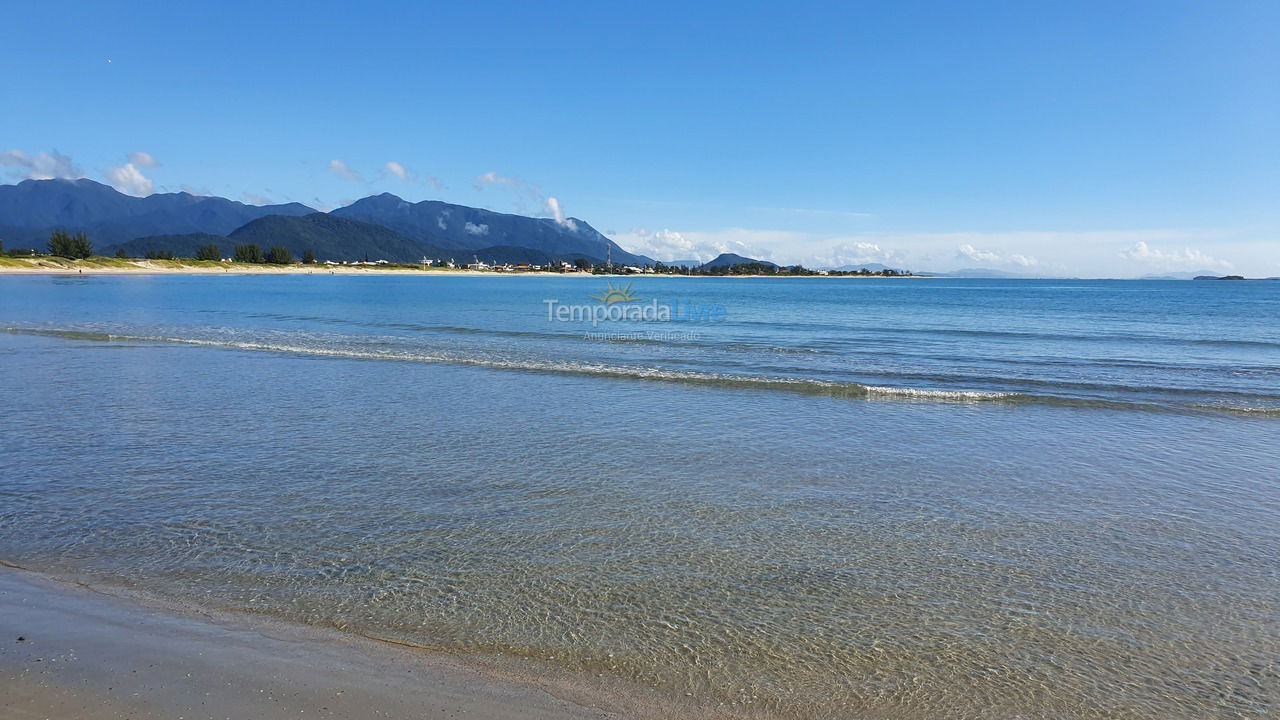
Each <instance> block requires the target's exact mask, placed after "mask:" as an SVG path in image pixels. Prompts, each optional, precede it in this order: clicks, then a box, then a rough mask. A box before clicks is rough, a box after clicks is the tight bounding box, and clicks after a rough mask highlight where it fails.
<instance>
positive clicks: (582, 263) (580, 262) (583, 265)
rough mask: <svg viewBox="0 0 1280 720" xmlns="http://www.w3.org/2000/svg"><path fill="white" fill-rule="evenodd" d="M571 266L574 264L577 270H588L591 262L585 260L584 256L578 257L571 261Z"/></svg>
mask: <svg viewBox="0 0 1280 720" xmlns="http://www.w3.org/2000/svg"><path fill="white" fill-rule="evenodd" d="M573 266H574V267H575V268H577V269H578V270H590V269H591V263H589V262H587V259H586V258H578V259H577V260H574V261H573Z"/></svg>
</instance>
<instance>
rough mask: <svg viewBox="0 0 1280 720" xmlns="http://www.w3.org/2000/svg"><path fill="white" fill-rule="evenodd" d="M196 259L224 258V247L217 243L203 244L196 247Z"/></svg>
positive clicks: (215, 259) (216, 259) (217, 259)
mask: <svg viewBox="0 0 1280 720" xmlns="http://www.w3.org/2000/svg"><path fill="white" fill-rule="evenodd" d="M196 259H197V260H213V261H215V262H217V261H219V260H221V259H222V248H220V247H218V245H217V243H209V244H208V245H201V246H200V247H199V248H197V249H196Z"/></svg>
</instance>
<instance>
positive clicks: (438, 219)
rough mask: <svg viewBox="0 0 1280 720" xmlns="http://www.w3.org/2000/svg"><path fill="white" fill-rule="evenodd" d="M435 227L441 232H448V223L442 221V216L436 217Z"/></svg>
mask: <svg viewBox="0 0 1280 720" xmlns="http://www.w3.org/2000/svg"><path fill="white" fill-rule="evenodd" d="M436 227H438V228H440V229H441V230H448V229H449V223H447V222H445V221H444V216H443V215H437V216H436Z"/></svg>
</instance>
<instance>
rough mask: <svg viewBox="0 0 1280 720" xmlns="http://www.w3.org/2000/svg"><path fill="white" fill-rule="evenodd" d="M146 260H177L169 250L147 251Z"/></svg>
mask: <svg viewBox="0 0 1280 720" xmlns="http://www.w3.org/2000/svg"><path fill="white" fill-rule="evenodd" d="M147 259H148V260H177V259H178V258H177V256H175V255H174V254H173V252H172V251H170V250H148V251H147Z"/></svg>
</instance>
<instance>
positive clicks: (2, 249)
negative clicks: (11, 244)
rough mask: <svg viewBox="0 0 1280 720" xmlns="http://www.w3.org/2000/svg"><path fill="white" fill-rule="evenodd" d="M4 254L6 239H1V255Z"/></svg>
mask: <svg viewBox="0 0 1280 720" xmlns="http://www.w3.org/2000/svg"><path fill="white" fill-rule="evenodd" d="M3 254H4V241H3V240H0V255H3Z"/></svg>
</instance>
